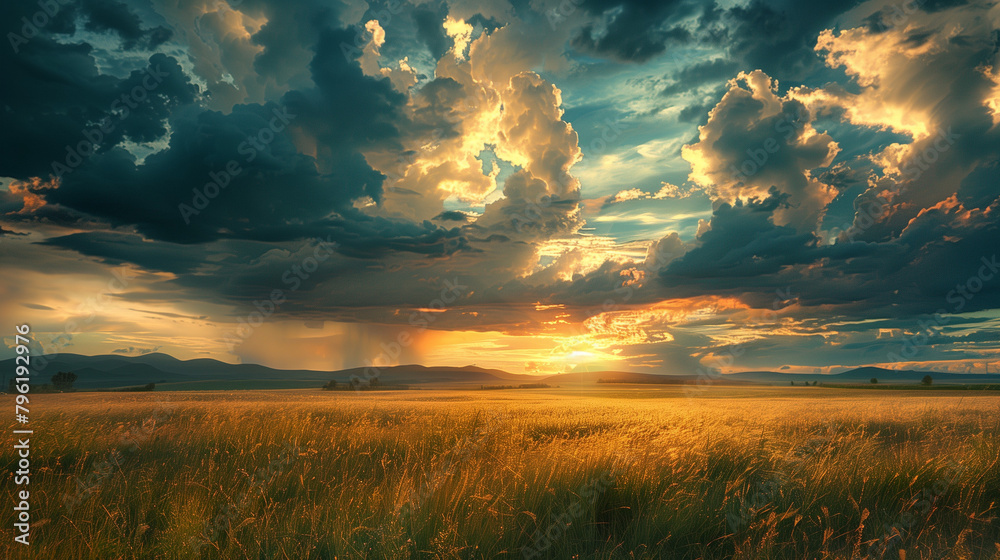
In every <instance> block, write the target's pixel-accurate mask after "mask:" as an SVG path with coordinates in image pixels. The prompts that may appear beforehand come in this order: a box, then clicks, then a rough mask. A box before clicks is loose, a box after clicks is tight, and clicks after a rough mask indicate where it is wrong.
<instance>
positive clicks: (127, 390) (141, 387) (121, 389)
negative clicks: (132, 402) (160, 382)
mask: <svg viewBox="0 0 1000 560" xmlns="http://www.w3.org/2000/svg"><path fill="white" fill-rule="evenodd" d="M155 390H156V383H146V384H145V385H136V386H135V387H116V388H114V389H98V391H99V392H106V393H142V392H144V391H155Z"/></svg>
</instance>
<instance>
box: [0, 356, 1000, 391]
mask: <svg viewBox="0 0 1000 560" xmlns="http://www.w3.org/2000/svg"><path fill="white" fill-rule="evenodd" d="M0 367H2V368H3V371H4V372H9V373H7V374H6V378H7V379H10V378H11V377H12V375H13V372H14V369H15V364H14V359H8V360H4V361H2V362H0ZM366 370H367V368H351V369H344V370H338V371H314V370H280V369H273V368H269V367H266V366H262V365H257V364H228V363H225V362H220V361H218V360H213V359H208V358H200V359H194V360H178V359H177V358H174V357H173V356H170V355H167V354H161V353H152V354H146V355H144V356H119V355H104V356H83V355H80V354H69V353H66V354H58V355H56V356H54V357H52V358H49V361H48V364H47V365H46V366H45V368H44V369H43V370H42V371H40V372H36V373H34V374H33V376H34V377H35V379H34V383H35V384H43V383H48V382H49V380H50V379H51V377H52V376H53V375H54V374H55V373H56V372H58V371H72V372H74V373H76V374H77V381H76V383H75V387H76V388H78V389H83V390H94V389H108V388H114V387H126V386H136V385H145V384H147V383H156V384H157V387H158V388H160V389H172V390H199V389H202V390H213V389H226V390H236V389H294V388H308V387H320V386H322V385H323V384H324V383H326V382H328V381H330V380H331V379H336V380H337V381H339V382H345V383H346V382H348V381H350V379H351V378H352V377H354V376H357V377H359V378H361V379H362V380H364V379H367V378H369V377H371V376H372V375H371V374H374V372H371V371H369V372H368V373H369V374H370V375H367V376H366ZM928 374H929V375H931V376H932V377H933V378H934V383H935V384H937V385H946V384H970V383H977V384H979V383H1000V375H996V374H989V375H987V374H968V373H962V374H957V373H938V372H926V371H914V370H890V369H884V368H878V367H860V368H855V369H852V370H848V371H845V372H842V373H837V374H826V375H824V374H799V373H786V372H773V371H751V372H741V373H733V374H724V375H722V376H721V377H719V378H716V379H713V382H715V383H725V384H768V385H789V384H790V383H791V382H792V381H794V382H795V383H796V384H798V383H801V382H806V381H807V382H810V383H812V382H813V381H819V382H821V383H839V384H855V383H868V380H869V379H871V378H872V377H875V378H877V379H878V380H879V382H880V383H883V384H916V383H920V380H921V379H922V378H923V377H924V376H925V375H928ZM378 378H379V380H380V381H381V382H382V383H383V384H389V385H417V386H419V385H432V384H433V385H436V386H454V387H474V386H478V385H510V384H521V383H536V382H543V383H548V384H550V385H562V384H596V383H598V381H604V382H611V383H637V384H657V385H660V384H684V383H693V382H695V381H696V380H697V378H696V376H694V375H659V374H652V373H636V372H629V371H576V372H570V373H561V374H557V375H550V376H547V377H541V376H534V375H523V374H514V373H509V372H506V371H503V370H500V369H487V368H481V367H476V366H465V367H431V366H421V365H413V364H410V365H400V366H392V367H383V368H379V372H378ZM2 389H3V390H6V383H4V386H3V387H2Z"/></svg>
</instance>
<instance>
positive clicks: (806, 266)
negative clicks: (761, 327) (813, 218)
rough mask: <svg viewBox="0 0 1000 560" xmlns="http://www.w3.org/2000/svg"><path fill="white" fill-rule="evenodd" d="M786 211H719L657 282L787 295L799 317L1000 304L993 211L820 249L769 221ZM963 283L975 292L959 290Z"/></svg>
mask: <svg viewBox="0 0 1000 560" xmlns="http://www.w3.org/2000/svg"><path fill="white" fill-rule="evenodd" d="M781 204H782V201H781V200H780V199H777V198H776V197H774V196H772V197H769V198H768V199H766V200H763V201H751V202H750V203H747V204H737V205H735V206H731V205H729V204H722V205H720V206H719V207H718V208H717V209H716V210H715V213H714V215H713V219H712V229H711V230H710V231H707V232H705V233H704V234H702V236H701V237H700V238H699V240H698V243H697V246H695V247H694V248H692V249H691V250H690V251H688V252H687V253H686V254H685V255H684V256H683V257H681V258H679V259H676V260H674V261H673V262H671V264H670V266H669V267H668V268H667V269H666V270H665V271H663V272H662V273H661V279H662V281H663V283H664V286H665V288H664V291H665V293H670V294H672V295H674V296H694V295H698V294H704V293H706V292H710V293H717V294H730V295H736V296H739V297H741V298H742V299H744V301H746V302H748V303H750V304H752V305H755V306H757V307H767V306H768V305H769V302H770V300H771V299H772V298H773V294H774V290H775V289H776V288H781V289H783V288H784V287H788V288H790V289H791V291H792V293H794V294H796V295H797V297H798V303H799V304H800V305H801V306H802V307H803V308H815V307H816V306H820V305H835V306H837V307H836V308H835V309H836V310H835V311H832V312H834V313H847V314H851V315H852V316H854V317H884V316H886V315H887V314H888V315H889V316H894V317H905V316H915V315H920V314H926V313H934V312H937V311H939V310H943V312H947V313H957V312H969V311H978V310H985V309H993V308H995V307H997V306H998V305H1000V273H997V271H995V270H993V267H995V263H996V260H995V256H996V255H997V253H998V251H997V246H998V245H997V242H998V241H1000V224H998V223H997V221H996V220H995V219H994V218H993V215H992V212H995V211H996V207H995V206H994V207H993V209H992V211H990V212H983V213H980V214H977V215H973V216H972V217H967V216H966V215H965V213H964V211H963V210H962V209H960V208H956V207H948V206H944V207H942V208H940V209H932V210H929V211H925V212H924V213H922V214H921V215H920V216H919V217H918V218H916V219H914V220H913V222H912V223H911V224H910V225H909V226H908V227H907V228H906V229H905V230H904V231H903V234H902V235H900V236H899V238H897V239H893V240H891V241H886V242H881V243H875V242H862V241H856V242H845V243H837V244H834V245H821V244H819V239H818V238H817V237H815V236H814V235H813V234H811V233H797V232H796V231H795V230H794V229H793V228H789V227H786V226H775V225H774V224H773V221H772V217H771V213H772V212H773V211H774V210H776V209H778V208H779V207H780V206H781ZM980 275H981V276H980ZM977 277H978V278H979V280H976V279H975V278H977ZM987 278H988V279H987ZM967 284H969V286H971V288H974V292H975V293H972V292H973V290H971V289H969V288H965V290H964V291H963V288H962V287H963V286H966V285H967ZM964 293H969V294H971V296H972V297H966V296H965V295H963V294H964ZM805 313H812V311H806V312H805ZM869 328H874V327H869Z"/></svg>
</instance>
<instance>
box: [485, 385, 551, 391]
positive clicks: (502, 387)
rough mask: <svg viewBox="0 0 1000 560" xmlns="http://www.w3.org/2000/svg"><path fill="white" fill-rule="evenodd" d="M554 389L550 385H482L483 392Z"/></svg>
mask: <svg viewBox="0 0 1000 560" xmlns="http://www.w3.org/2000/svg"><path fill="white" fill-rule="evenodd" d="M550 387H552V386H551V385H549V384H548V383H521V384H520V385H480V386H479V388H480V389H481V390H483V391H495V390H497V389H548V388H550Z"/></svg>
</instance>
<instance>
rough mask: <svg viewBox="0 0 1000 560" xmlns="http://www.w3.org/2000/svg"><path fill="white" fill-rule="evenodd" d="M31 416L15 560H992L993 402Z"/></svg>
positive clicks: (739, 399) (356, 407) (58, 402)
mask: <svg viewBox="0 0 1000 560" xmlns="http://www.w3.org/2000/svg"><path fill="white" fill-rule="evenodd" d="M158 401H162V403H161V402H158ZM11 408H13V406H12V405H11ZM31 410H32V421H31V424H32V428H33V429H34V431H35V433H34V435H33V437H32V450H31V461H32V467H31V470H32V479H31V494H32V504H31V506H32V516H33V517H32V521H33V527H32V532H31V538H32V543H31V545H30V546H27V547H26V546H23V545H19V544H15V543H13V542H12V526H13V523H14V518H13V512H12V511H11V507H9V506H8V507H5V508H4V511H3V514H2V516H3V519H4V522H3V531H4V538H3V542H2V544H0V557H3V558H45V559H53V560H63V559H100V560H108V559H124V558H128V559H132V558H135V559H160V558H162V559H181V558H240V559H242V558H251V559H265V558H267V559H270V558H279V559H294V560H305V559H326V558H344V559H347V558H371V559H383V558H387V559H392V558H440V559H447V558H463V559H464V558H470V559H471V558H651V559H652V558H692V559H694V558H788V559H792V558H796V559H797V558H893V559H897V558H903V557H905V558H906V559H907V560H913V559H918V558H927V559H929V558H969V559H979V558H1000V548H998V547H997V546H996V544H995V543H996V542H998V540H1000V520H998V519H997V515H998V507H1000V437H998V436H1000V399H997V398H996V397H995V396H989V395H979V394H973V395H969V394H968V393H966V392H959V391H942V392H935V391H891V390H886V391H859V390H849V389H825V388H811V387H810V388H801V389H800V388H794V387H789V388H784V387H782V388H745V387H741V388H725V387H710V388H708V389H707V390H705V391H703V392H700V393H698V394H697V395H696V396H694V397H689V396H686V395H685V393H684V392H683V389H682V388H680V387H650V386H615V387H608V386H600V387H598V388H596V389H574V388H571V387H562V388H559V389H556V388H552V389H536V390H531V391H502V390H498V391H478V390H474V391H428V390H420V391H402V392H393V391H386V392H363V393H353V392H342V391H336V392H322V391H319V390H308V391H307V390H289V391H245V392H235V393H214V392H155V393H113V394H112V393H101V394H96V393H80V394H52V395H37V396H36V397H34V399H33V402H32V407H31ZM11 447H12V446H11V445H5V446H4V448H3V450H2V452H0V456H2V460H3V464H4V465H5V466H6V467H7V468H6V469H5V477H6V478H7V480H6V482H7V483H6V484H5V485H4V488H5V490H7V493H8V496H7V498H6V499H7V503H8V504H12V503H13V502H14V495H13V489H14V488H15V486H14V484H13V481H12V480H11V479H12V477H13V475H12V474H11V473H12V471H13V470H14V468H12V467H13V465H14V464H15V461H16V457H15V455H14V454H13V450H12V448H11ZM904 555H905V556H904Z"/></svg>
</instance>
